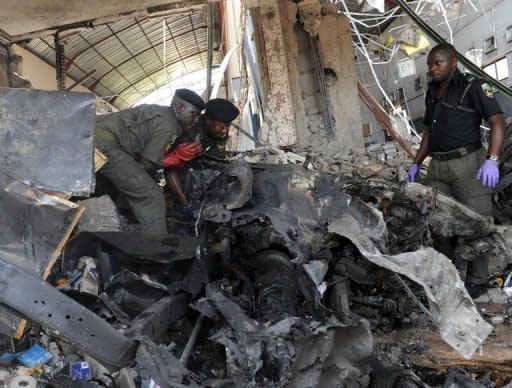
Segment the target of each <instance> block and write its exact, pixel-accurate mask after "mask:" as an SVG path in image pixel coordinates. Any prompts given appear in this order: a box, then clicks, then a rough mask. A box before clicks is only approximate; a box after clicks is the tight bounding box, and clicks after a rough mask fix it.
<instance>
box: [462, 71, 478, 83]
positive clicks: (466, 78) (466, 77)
mask: <svg viewBox="0 0 512 388" xmlns="http://www.w3.org/2000/svg"><path fill="white" fill-rule="evenodd" d="M462 78H463V79H464V81H466V82H473V81H474V80H476V79H477V77H476V76H474V75H473V74H471V73H462Z"/></svg>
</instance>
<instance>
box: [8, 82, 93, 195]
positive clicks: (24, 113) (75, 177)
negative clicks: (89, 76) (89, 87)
mask: <svg viewBox="0 0 512 388" xmlns="http://www.w3.org/2000/svg"><path fill="white" fill-rule="evenodd" d="M0 118H1V120H0V170H2V171H4V172H5V173H8V174H9V175H10V176H12V177H14V178H16V179H18V180H20V181H23V182H26V183H28V184H29V185H33V186H35V187H37V188H40V189H43V190H46V191H51V192H59V193H63V194H66V195H80V196H86V195H89V194H90V193H91V191H93V189H94V172H93V152H94V145H93V134H94V121H95V109H94V96H93V95H92V94H89V93H77V92H63V91H59V92H50V91H42V90H28V89H8V88H0Z"/></svg>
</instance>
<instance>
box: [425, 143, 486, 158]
mask: <svg viewBox="0 0 512 388" xmlns="http://www.w3.org/2000/svg"><path fill="white" fill-rule="evenodd" d="M480 148H482V143H477V144H470V145H467V146H465V147H460V148H455V149H454V150H451V151H446V152H431V153H430V156H432V158H433V159H436V160H451V159H457V158H462V157H463V156H466V155H467V154H470V153H471V152H475V151H476V150H479V149H480Z"/></svg>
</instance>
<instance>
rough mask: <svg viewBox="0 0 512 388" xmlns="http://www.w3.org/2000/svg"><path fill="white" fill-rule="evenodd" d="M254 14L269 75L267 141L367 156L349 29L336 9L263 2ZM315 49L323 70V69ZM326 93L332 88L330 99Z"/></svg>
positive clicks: (310, 0) (313, 0)
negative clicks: (328, 119)
mask: <svg viewBox="0 0 512 388" xmlns="http://www.w3.org/2000/svg"><path fill="white" fill-rule="evenodd" d="M248 6H249V7H252V8H250V9H251V16H252V17H253V21H254V25H255V37H254V38H255V41H256V45H257V47H258V52H259V54H260V55H259V57H260V58H259V65H260V68H261V69H262V79H261V80H260V81H261V86H262V88H261V89H262V103H263V107H264V124H263V126H262V131H261V134H260V136H261V138H262V140H263V141H266V142H269V143H270V144H272V145H278V146H288V145H298V146H299V147H311V148H313V149H321V150H322V151H328V152H329V151H332V152H336V151H340V150H348V149H362V148H363V134H362V120H361V113H360V102H359V97H358V94H357V76H356V73H355V63H354V53H353V48H352V39H351V34H350V27H349V23H348V20H347V19H346V17H344V16H343V15H341V14H339V13H338V12H337V10H338V7H337V5H335V4H330V5H323V6H322V5H320V3H319V2H318V0H306V1H303V2H300V3H298V4H297V3H295V2H294V1H291V0H286V1H277V0H261V1H252V2H250V3H248ZM312 41H314V42H315V43H312ZM313 45H316V47H317V49H316V50H317V52H318V53H319V55H318V57H319V60H320V62H321V66H318V65H317V67H316V68H315V61H314V57H313V55H314V50H313ZM317 63H318V62H317ZM321 82H323V84H322V83H321ZM320 85H326V87H325V90H326V91H325V94H324V95H325V96H326V97H325V98H322V94H321V92H320V90H321V89H320ZM326 112H329V113H330V117H331V123H333V126H334V130H333V132H334V136H333V137H332V138H331V137H329V136H328V134H327V130H326V126H325V120H326V117H329V115H328V114H327V113H326Z"/></svg>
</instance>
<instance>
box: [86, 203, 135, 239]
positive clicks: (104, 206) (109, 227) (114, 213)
mask: <svg viewBox="0 0 512 388" xmlns="http://www.w3.org/2000/svg"><path fill="white" fill-rule="evenodd" d="M78 203H79V204H81V205H83V206H84V207H85V212H84V214H83V215H82V217H81V218H80V222H79V223H78V230H79V231H80V232H124V231H127V230H128V226H127V224H126V220H125V219H124V217H123V216H122V215H121V214H120V213H119V210H117V207H116V205H115V204H114V202H113V201H112V199H111V198H110V197H109V196H108V195H102V196H101V197H98V198H89V199H86V200H84V201H79V202H78Z"/></svg>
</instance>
